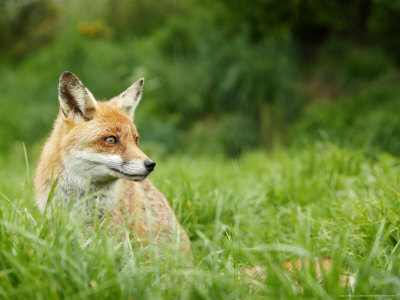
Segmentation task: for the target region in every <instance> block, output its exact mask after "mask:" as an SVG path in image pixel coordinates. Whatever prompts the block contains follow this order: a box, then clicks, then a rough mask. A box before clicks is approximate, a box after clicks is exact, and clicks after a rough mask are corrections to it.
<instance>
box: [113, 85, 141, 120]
mask: <svg viewBox="0 0 400 300" xmlns="http://www.w3.org/2000/svg"><path fill="white" fill-rule="evenodd" d="M143 83H144V78H140V79H139V80H138V81H136V82H135V83H134V84H132V85H131V86H130V87H129V88H127V89H126V91H124V92H122V93H121V94H120V95H119V96H117V97H115V98H114V99H112V100H111V102H112V103H115V104H117V106H118V107H119V108H120V109H121V110H123V111H124V112H125V113H126V114H127V115H128V116H129V117H132V118H133V114H134V113H135V109H136V107H137V105H138V104H139V102H140V99H141V97H142V89H143Z"/></svg>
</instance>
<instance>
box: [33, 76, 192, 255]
mask: <svg viewBox="0 0 400 300" xmlns="http://www.w3.org/2000/svg"><path fill="white" fill-rule="evenodd" d="M143 83H144V79H143V78H141V79H139V80H138V81H136V82H135V83H134V84H133V85H131V86H130V87H129V88H128V89H127V90H126V91H124V92H123V93H121V94H120V95H119V96H117V97H114V98H112V99H111V100H109V101H107V102H100V101H96V100H95V98H94V97H93V95H92V93H91V92H90V91H89V90H88V89H87V88H86V87H85V86H84V85H83V84H82V82H81V81H80V80H79V79H78V77H77V76H76V75H74V74H73V73H70V72H64V73H63V74H62V75H61V77H60V80H59V86H58V99H59V104H60V107H59V113H58V117H57V119H56V121H55V123H54V128H53V131H52V132H51V134H50V137H49V138H48V139H47V141H46V143H45V145H44V148H43V150H42V153H41V155H40V158H39V162H38V165H37V169H36V173H35V178H34V186H35V196H36V201H37V205H38V206H39V209H40V210H41V212H42V213H43V212H45V210H46V205H47V201H48V199H49V198H50V194H53V196H54V197H53V198H54V199H56V200H57V199H60V200H62V203H63V206H64V207H66V206H68V205H70V204H71V202H75V203H73V204H74V205H75V204H77V205H78V207H79V201H82V200H81V199H82V198H84V196H85V195H88V194H95V196H93V199H91V201H96V203H97V207H98V209H99V211H100V212H101V213H100V214H102V213H104V212H106V211H109V212H110V214H111V220H112V221H114V222H116V223H123V222H125V220H126V217H127V216H128V217H129V220H130V222H131V227H132V231H133V232H134V233H137V235H138V237H139V238H140V239H142V240H144V241H148V239H149V238H150V236H153V237H155V239H156V242H158V241H160V242H161V241H164V242H169V241H171V240H172V238H173V237H174V236H177V237H178V238H180V240H181V242H182V245H183V248H184V250H186V251H190V241H189V238H188V236H187V234H186V232H185V231H184V230H183V229H182V227H181V225H180V224H179V222H178V220H177V219H176V217H175V215H174V213H173V211H172V209H171V207H170V206H169V204H168V202H167V200H166V198H165V197H164V195H163V194H162V193H161V192H159V191H158V190H157V188H156V187H154V185H153V184H152V183H151V182H150V181H149V180H148V179H146V177H147V176H148V175H149V174H150V173H151V172H152V171H153V169H154V167H155V165H156V163H155V162H154V161H152V160H151V159H149V158H148V157H147V155H146V154H144V153H143V152H142V151H141V150H140V149H139V146H138V142H139V133H138V131H137V129H136V127H135V125H134V124H133V115H134V112H135V109H136V107H137V105H138V104H139V101H140V99H141V95H142V88H143ZM53 187H54V192H52V189H53ZM149 218H150V220H149Z"/></svg>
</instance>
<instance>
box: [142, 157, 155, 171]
mask: <svg viewBox="0 0 400 300" xmlns="http://www.w3.org/2000/svg"><path fill="white" fill-rule="evenodd" d="M144 166H145V167H146V169H147V171H149V173H150V172H151V171H153V170H154V167H155V166H156V162H155V161H152V160H151V159H148V160H146V161H145V162H144Z"/></svg>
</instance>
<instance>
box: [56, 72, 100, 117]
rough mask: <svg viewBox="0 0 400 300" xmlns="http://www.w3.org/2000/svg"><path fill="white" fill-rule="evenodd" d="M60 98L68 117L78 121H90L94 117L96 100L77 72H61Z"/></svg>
mask: <svg viewBox="0 0 400 300" xmlns="http://www.w3.org/2000/svg"><path fill="white" fill-rule="evenodd" d="M58 100H59V101H60V107H61V111H62V113H63V115H64V117H65V118H66V119H67V118H68V117H69V116H72V118H73V119H75V120H76V121H89V120H91V119H92V118H93V114H94V112H95V110H96V100H95V99H94V97H93V95H92V94H91V93H90V91H89V90H88V89H87V88H85V86H84V85H83V84H82V82H81V81H80V80H79V79H78V77H77V76H76V75H75V74H73V73H71V72H64V73H62V74H61V76H60V81H59V84H58Z"/></svg>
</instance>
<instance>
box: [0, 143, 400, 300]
mask: <svg viewBox="0 0 400 300" xmlns="http://www.w3.org/2000/svg"><path fill="white" fill-rule="evenodd" d="M27 156H29V154H28V155H27ZM27 158H29V162H27V161H26V159H25V155H24V151H23V149H22V147H21V148H19V149H17V150H16V151H13V154H12V155H11V156H10V157H8V158H7V159H5V158H2V161H1V165H2V166H3V167H2V169H1V173H0V178H1V180H0V190H1V197H0V199H1V200H0V201H1V207H2V209H1V212H0V213H1V215H0V244H1V250H0V262H1V265H0V269H1V273H0V297H1V298H5V299H20V298H30V299H49V298H51V299H99V298H101V299H279V298H280V299H296V298H312V299H318V298H320V299H336V298H341V297H344V298H348V297H350V295H382V296H380V297H390V298H396V297H398V295H399V293H400V286H399V284H400V282H399V280H398V276H399V271H400V269H399V250H398V246H399V238H400V234H399V218H400V215H399V213H398V212H399V191H398V186H399V185H400V169H399V163H400V161H399V160H398V159H397V158H395V157H393V156H392V155H390V154H385V153H382V154H380V155H379V156H377V157H375V158H371V157H370V156H367V155H366V154H365V152H364V151H355V150H349V149H346V148H341V147H338V146H336V145H335V144H332V143H316V144H315V145H310V146H309V147H307V148H304V149H301V150H300V149H296V148H286V149H276V150H274V151H272V152H271V153H265V152H263V151H252V152H249V153H246V154H244V155H243V156H242V157H241V158H240V159H238V160H231V159H227V158H224V157H218V156H215V157H210V156H207V157H204V156H203V157H202V156H199V157H192V156H181V155H179V156H172V157H168V158H157V161H158V165H157V170H156V172H155V173H154V174H152V175H151V179H152V180H153V182H154V183H155V184H156V185H157V186H158V187H159V189H160V190H161V191H162V192H163V193H164V194H165V195H166V196H167V198H168V199H169V201H170V203H171V205H172V207H173V209H174V211H175V212H176V215H177V217H178V219H179V220H180V222H181V223H182V224H183V227H184V228H185V229H186V231H187V232H188V234H189V236H190V239H191V241H192V248H193V254H194V263H193V265H190V264H187V263H185V259H183V257H182V255H181V254H179V252H177V251H176V249H174V246H173V245H172V246H171V245H170V246H168V247H167V246H165V249H162V253H164V254H160V249H157V246H155V245H148V246H146V247H140V246H138V245H137V244H136V243H135V242H134V241H129V240H127V239H125V240H123V241H118V237H117V236H113V235H109V234H107V230H105V228H107V227H106V226H107V220H103V221H96V222H95V224H94V225H93V226H90V227H89V226H88V225H87V224H86V223H85V220H84V219H83V218H82V217H79V216H78V215H74V214H69V213H68V212H66V211H63V210H61V209H55V210H54V211H53V213H52V214H50V215H46V216H43V215H41V214H40V213H39V211H38V209H37V208H36V207H35V205H34V202H33V196H32V194H31V177H32V172H33V165H34V160H35V158H36V157H35V156H34V157H33V158H32V161H31V157H27ZM26 162H27V163H26ZM4 166H6V167H4ZM324 257H329V258H331V259H332V262H333V265H332V268H331V269H330V270H327V271H324V272H323V274H322V278H320V277H319V276H317V274H316V272H315V268H314V267H310V268H305V269H304V268H303V269H301V270H298V271H295V272H294V273H291V272H288V271H287V270H286V269H285V268H284V267H283V263H284V262H285V261H293V260H294V259H296V258H301V259H311V261H314V258H317V259H321V258H324ZM254 266H262V267H263V271H262V272H263V274H265V276H266V278H265V277H263V276H259V275H256V276H248V275H246V273H245V269H246V268H249V267H254ZM349 271H350V272H351V273H353V274H354V275H355V277H356V283H355V285H354V287H353V290H352V289H351V288H350V287H349V286H348V285H346V284H344V283H343V282H342V281H341V280H340V275H341V274H342V273H343V272H349ZM386 295H389V296H386ZM377 297H379V296H377Z"/></svg>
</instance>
